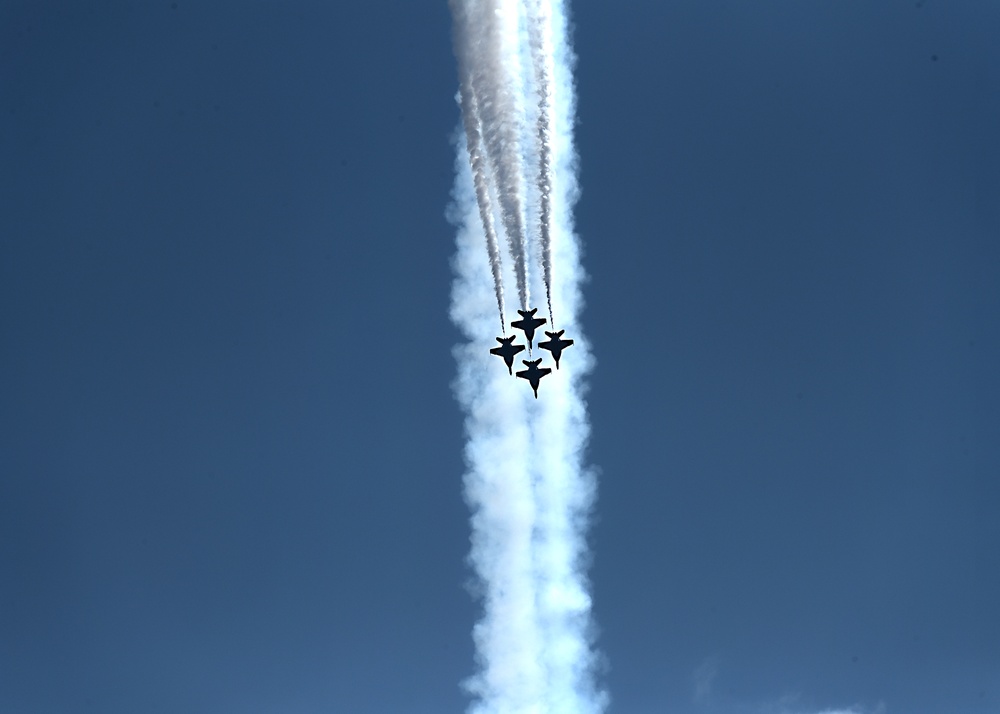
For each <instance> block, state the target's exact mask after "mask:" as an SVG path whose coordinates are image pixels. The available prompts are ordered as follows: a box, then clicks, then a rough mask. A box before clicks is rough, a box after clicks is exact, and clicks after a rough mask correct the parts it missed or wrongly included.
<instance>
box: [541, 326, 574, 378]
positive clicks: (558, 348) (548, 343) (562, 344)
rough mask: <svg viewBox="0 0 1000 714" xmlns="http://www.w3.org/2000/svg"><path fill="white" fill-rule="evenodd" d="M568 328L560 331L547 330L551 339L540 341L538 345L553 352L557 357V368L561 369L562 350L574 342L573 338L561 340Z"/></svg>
mask: <svg viewBox="0 0 1000 714" xmlns="http://www.w3.org/2000/svg"><path fill="white" fill-rule="evenodd" d="M565 331H566V330H559V331H558V332H546V333H545V334H546V335H548V336H549V338H550V339H547V340H545V342H539V343H538V346H539V347H541V348H542V349H543V350H548V351H549V352H551V353H552V356H553V357H555V358H556V369H559V358H560V357H561V356H562V351H563V350H564V349H566V348H567V347H569V346H570V345H571V344H573V340H560V339H559V338H560V337H562V333H564V332H565Z"/></svg>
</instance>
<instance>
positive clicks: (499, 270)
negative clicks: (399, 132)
mask: <svg viewBox="0 0 1000 714" xmlns="http://www.w3.org/2000/svg"><path fill="white" fill-rule="evenodd" d="M465 24H466V23H465V22H464V21H463V22H461V23H459V22H458V21H456V23H455V25H456V30H455V50H456V55H457V56H458V72H459V78H460V79H459V97H460V102H461V107H462V124H463V126H464V127H465V144H466V148H467V149H468V154H469V164H470V166H471V169H472V182H473V185H474V186H475V189H476V203H477V205H478V206H479V218H480V221H482V224H483V234H484V235H485V236H486V250H487V253H488V255H489V258H490V270H491V272H492V273H493V289H494V292H495V293H496V298H497V309H498V310H499V311H500V331H501V332H502V333H503V334H504V335H506V334H507V322H506V319H505V317H504V304H503V264H502V262H501V260H500V246H499V244H498V242H497V234H496V229H495V228H494V226H493V206H492V202H491V201H490V189H489V185H488V183H487V171H488V169H487V166H486V157H485V156H484V155H483V141H482V133H481V132H482V129H481V120H480V117H479V106H478V103H477V102H476V95H475V93H474V92H473V91H472V80H471V77H470V76H469V69H468V65H469V61H470V58H469V55H470V49H471V48H470V47H469V46H468V39H469V38H468V32H467V30H466V28H465ZM460 26H461V28H462V29H459V27H460Z"/></svg>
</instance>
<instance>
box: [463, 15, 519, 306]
mask: <svg viewBox="0 0 1000 714" xmlns="http://www.w3.org/2000/svg"><path fill="white" fill-rule="evenodd" d="M449 4H450V5H451V8H452V13H453V15H454V18H455V26H456V32H457V33H458V34H459V35H460V36H461V38H462V40H463V42H462V45H461V46H462V47H464V48H465V49H466V55H467V58H468V60H469V61H468V68H469V72H468V77H469V81H470V84H471V86H472V92H473V94H474V95H475V98H476V104H477V108H478V109H479V118H480V121H481V125H482V130H483V131H482V137H483V143H484V144H485V146H486V154H487V157H488V160H489V165H490V167H491V169H492V175H493V178H494V181H493V188H494V192H495V194H496V196H497V200H498V203H499V204H500V219H501V222H502V223H503V227H504V233H505V234H506V236H507V244H508V246H509V249H510V254H511V258H512V260H513V263H514V275H515V278H516V281H517V295H518V300H519V302H520V304H521V309H522V310H527V309H528V298H529V294H528V258H527V255H528V243H527V236H526V234H525V229H524V179H523V176H524V170H523V158H522V139H523V136H522V135H523V131H522V124H523V121H524V110H523V98H522V96H521V95H520V92H519V88H518V86H517V85H516V84H515V78H516V77H517V76H518V74H519V73H520V71H521V68H520V60H519V58H518V19H519V12H518V7H517V3H516V2H513V1H512V0H492V1H491V0H450V3H449Z"/></svg>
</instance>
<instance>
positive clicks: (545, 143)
mask: <svg viewBox="0 0 1000 714" xmlns="http://www.w3.org/2000/svg"><path fill="white" fill-rule="evenodd" d="M527 6H528V38H529V44H530V45H531V57H532V62H533V63H534V67H535V75H536V76H535V81H536V83H537V87H536V94H537V95H538V119H537V125H536V132H535V135H536V136H535V138H536V140H537V141H538V193H539V212H538V239H539V243H540V246H539V252H540V253H541V260H542V280H543V282H544V283H545V300H546V303H547V304H548V309H549V324H550V325H551V326H552V329H553V330H554V329H555V324H556V323H555V317H554V316H553V314H552V237H551V220H552V121H553V116H552V99H553V98H552V68H551V67H550V64H551V63H552V61H553V52H552V46H551V39H550V33H551V31H552V28H551V23H552V17H551V6H550V4H549V3H548V2H542V1H540V0H528V3H527Z"/></svg>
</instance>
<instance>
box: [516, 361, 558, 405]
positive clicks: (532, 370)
mask: <svg viewBox="0 0 1000 714" xmlns="http://www.w3.org/2000/svg"><path fill="white" fill-rule="evenodd" d="M541 361H542V358H541V357H539V358H538V359H536V360H531V361H530V362H529V361H528V360H526V359H523V360H521V362H523V363H524V364H526V365H527V366H528V368H527V369H522V370H521V371H520V372H518V373H517V376H518V377H520V378H521V379H526V380H528V382H529V383H530V384H531V391H533V392H534V393H535V399H538V382H539V381H540V380H541V379H542V377H544V376H545V375H547V374H548V373H549V372H551V371H552V370H551V369H549V368H548V367H539V366H538V363H539V362H541Z"/></svg>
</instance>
